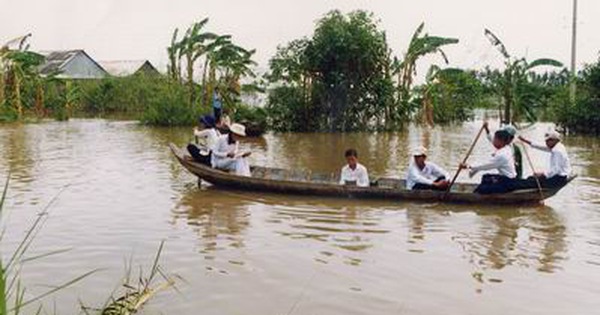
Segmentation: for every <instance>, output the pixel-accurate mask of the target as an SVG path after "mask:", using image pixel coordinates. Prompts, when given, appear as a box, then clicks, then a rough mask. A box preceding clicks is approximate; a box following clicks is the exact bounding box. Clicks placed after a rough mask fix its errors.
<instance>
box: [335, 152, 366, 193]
mask: <svg viewBox="0 0 600 315" xmlns="http://www.w3.org/2000/svg"><path fill="white" fill-rule="evenodd" d="M344 156H345V157H346V162H347V163H348V164H347V165H346V166H344V167H343V168H342V173H341V176H340V185H356V186H358V187H369V173H368V172H367V168H366V167H364V166H363V165H362V164H360V163H358V152H356V150H355V149H348V150H346V153H345V154H344Z"/></svg>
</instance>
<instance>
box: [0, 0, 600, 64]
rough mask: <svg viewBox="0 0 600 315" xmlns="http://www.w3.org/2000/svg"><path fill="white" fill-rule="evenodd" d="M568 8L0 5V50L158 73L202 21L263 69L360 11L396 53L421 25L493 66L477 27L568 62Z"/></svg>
mask: <svg viewBox="0 0 600 315" xmlns="http://www.w3.org/2000/svg"><path fill="white" fill-rule="evenodd" d="M579 6H580V10H579V14H580V19H579V29H580V32H579V44H578V50H579V53H578V55H579V65H580V66H581V65H582V64H584V63H586V62H592V61H595V60H596V59H597V57H598V51H599V50H600V31H598V30H600V19H599V18H598V16H599V15H600V1H598V0H579ZM571 8H572V0H418V1H415V0H412V1H408V0H370V1H366V0H365V1H359V0H261V1H259V0H210V1H207V0H170V1H157V0H154V1H150V0H35V1H34V0H0V43H4V42H6V41H7V40H9V39H12V38H13V37H16V36H19V35H23V34H25V33H28V32H31V33H33V37H32V40H31V43H32V48H33V49H39V50H63V49H75V48H83V49H85V50H86V51H87V52H88V53H89V54H90V55H91V56H92V57H93V58H95V59H97V60H128V59H149V60H151V61H152V62H154V63H156V64H157V65H159V66H160V67H165V66H166V53H165V47H166V46H167V45H168V43H169V40H170V37H171V34H172V31H173V29H174V28H175V27H180V28H185V27H187V26H189V25H190V24H191V23H192V22H194V21H198V20H200V19H202V18H203V17H210V23H209V25H208V29H209V30H211V31H214V32H218V33H227V34H231V35H233V36H234V39H235V40H236V41H237V42H238V43H240V44H241V45H242V46H245V47H247V48H256V49H257V57H256V59H257V61H258V62H259V63H260V64H261V68H264V67H266V65H267V61H268V59H269V58H270V56H272V55H273V53H274V52H275V49H276V47H277V45H279V44H283V43H286V42H288V41H290V40H293V39H296V38H299V37H302V36H307V35H310V34H311V33H312V30H313V28H314V22H315V21H316V20H317V19H318V18H320V17H321V16H322V15H323V14H325V13H326V12H328V11H329V10H332V9H340V10H342V11H343V12H348V11H351V10H355V9H364V10H369V11H372V12H374V13H375V14H376V16H377V17H378V18H379V19H380V21H381V27H382V29H384V30H386V31H387V34H388V40H389V43H390V46H391V47H392V49H393V50H394V51H395V53H396V54H401V53H403V52H404V50H405V49H406V46H407V44H408V40H409V38H410V36H411V35H412V33H413V31H414V29H415V28H416V27H417V26H418V24H419V23H420V22H421V21H425V22H426V28H427V30H428V31H429V33H430V34H436V35H443V36H452V37H457V38H459V39H460V41H461V42H460V44H459V45H456V46H455V47H452V48H448V49H447V50H446V52H447V53H448V56H449V58H450V62H451V65H453V66H460V67H468V68H478V67H482V66H485V65H486V64H492V65H498V64H499V62H500V61H501V58H500V56H499V54H498V53H497V52H496V50H495V49H493V48H491V47H490V45H489V43H488V42H487V40H486V38H485V37H484V36H483V29H484V28H486V27H487V28H490V29H491V30H492V31H493V32H495V33H496V34H497V35H498V36H499V37H500V38H501V39H502V40H503V41H504V43H505V44H506V46H507V48H508V50H509V52H511V53H512V54H516V55H522V56H527V57H528V58H531V59H533V58H539V57H550V58H555V59H558V60H560V61H562V62H564V63H565V64H568V63H569V60H570V30H571V12H572V9H571ZM430 62H439V60H436V59H432V60H427V61H426V62H425V63H430Z"/></svg>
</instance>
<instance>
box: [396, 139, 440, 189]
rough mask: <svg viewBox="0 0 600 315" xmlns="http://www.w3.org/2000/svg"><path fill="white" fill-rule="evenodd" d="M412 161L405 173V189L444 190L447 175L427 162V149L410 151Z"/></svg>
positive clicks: (433, 164)
mask: <svg viewBox="0 0 600 315" xmlns="http://www.w3.org/2000/svg"><path fill="white" fill-rule="evenodd" d="M411 156H412V157H413V161H412V162H411V163H410V166H409V167H408V172H407V173H406V188H407V189H412V190H446V189H447V188H448V185H449V184H450V183H449V182H448V181H447V180H446V178H447V177H448V173H447V172H446V171H445V170H443V169H442V168H441V167H439V166H437V165H436V164H435V163H432V162H427V161H426V160H427V149H425V148H424V147H420V148H417V149H414V150H412V152H411Z"/></svg>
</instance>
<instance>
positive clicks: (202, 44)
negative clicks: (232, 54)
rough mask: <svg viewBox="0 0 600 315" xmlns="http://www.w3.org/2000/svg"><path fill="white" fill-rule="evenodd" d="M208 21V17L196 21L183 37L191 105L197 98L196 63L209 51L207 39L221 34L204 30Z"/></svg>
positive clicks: (183, 52)
mask: <svg viewBox="0 0 600 315" xmlns="http://www.w3.org/2000/svg"><path fill="white" fill-rule="evenodd" d="M207 23H208V18H205V19H203V20H202V21H200V22H197V23H194V24H193V25H192V26H191V27H190V28H188V29H187V31H186V33H185V36H184V37H183V39H182V41H181V43H180V45H181V53H182V54H183V56H184V57H185V65H186V75H187V77H186V79H187V84H188V90H189V95H190V105H192V104H193V103H194V101H195V99H196V96H195V95H196V93H195V90H196V88H195V84H194V64H195V63H196V61H197V60H198V59H199V58H200V57H202V56H203V55H204V54H206V53H207V43H206V42H207V41H209V40H215V39H217V38H218V37H219V36H218V35H216V34H214V33H210V32H202V29H203V28H204V27H205V26H206V24H207Z"/></svg>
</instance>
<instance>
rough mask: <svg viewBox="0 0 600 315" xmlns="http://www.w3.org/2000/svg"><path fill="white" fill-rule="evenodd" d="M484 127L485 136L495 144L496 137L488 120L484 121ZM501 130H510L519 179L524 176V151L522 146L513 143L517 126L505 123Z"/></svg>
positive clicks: (511, 145)
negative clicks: (493, 135)
mask: <svg viewBox="0 0 600 315" xmlns="http://www.w3.org/2000/svg"><path fill="white" fill-rule="evenodd" d="M483 128H484V129H485V133H486V136H485V138H486V139H487V140H488V142H489V143H491V144H493V142H494V138H493V137H492V133H491V132H490V128H489V124H488V122H487V121H485V122H484V123H483ZM499 130H504V131H506V132H508V134H509V135H510V139H509V143H508V145H509V146H510V147H511V149H512V151H513V152H512V153H513V159H514V161H515V170H516V171H517V177H516V178H517V179H518V178H522V177H523V153H522V152H521V148H519V147H518V146H516V145H515V144H514V143H513V140H514V138H515V136H516V135H517V128H515V127H514V126H513V125H504V126H503V127H502V128H500V129H499Z"/></svg>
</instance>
